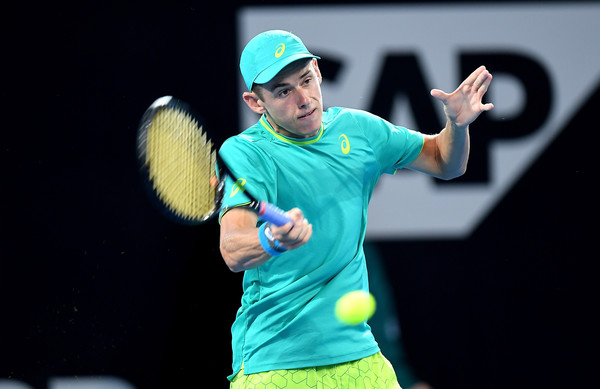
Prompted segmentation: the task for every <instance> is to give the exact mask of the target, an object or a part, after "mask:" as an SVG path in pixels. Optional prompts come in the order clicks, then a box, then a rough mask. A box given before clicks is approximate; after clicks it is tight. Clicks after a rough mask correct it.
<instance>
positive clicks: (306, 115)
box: [298, 108, 317, 119]
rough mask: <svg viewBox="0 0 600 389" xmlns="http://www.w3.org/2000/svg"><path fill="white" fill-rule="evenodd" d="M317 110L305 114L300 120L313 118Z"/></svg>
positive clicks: (299, 117)
mask: <svg viewBox="0 0 600 389" xmlns="http://www.w3.org/2000/svg"><path fill="white" fill-rule="evenodd" d="M316 110H317V109H316V108H315V109H313V110H312V111H310V112H307V113H305V114H304V115H301V116H298V119H306V118H309V117H311V116H312V115H313V114H314V113H315V111H316Z"/></svg>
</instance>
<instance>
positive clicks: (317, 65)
mask: <svg viewBox="0 0 600 389" xmlns="http://www.w3.org/2000/svg"><path fill="white" fill-rule="evenodd" d="M312 63H313V67H314V69H315V73H316V75H317V79H318V80H319V85H320V84H321V83H322V82H323V76H321V69H319V63H318V62H317V59H316V58H313V59H312Z"/></svg>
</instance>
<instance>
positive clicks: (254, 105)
mask: <svg viewBox="0 0 600 389" xmlns="http://www.w3.org/2000/svg"><path fill="white" fill-rule="evenodd" d="M242 98H243V99H244V101H245V102H246V104H247V105H248V107H250V109H251V110H253V111H254V112H256V113H258V114H261V115H262V114H263V113H265V112H266V110H265V108H264V106H263V103H262V100H261V99H260V97H259V96H258V95H257V94H256V93H255V92H244V94H243V95H242Z"/></svg>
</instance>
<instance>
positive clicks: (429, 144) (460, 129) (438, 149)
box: [407, 66, 494, 180]
mask: <svg viewBox="0 0 600 389" xmlns="http://www.w3.org/2000/svg"><path fill="white" fill-rule="evenodd" d="M491 82H492V75H491V74H490V73H489V72H488V71H487V69H486V68H485V67H484V66H480V67H479V68H477V69H476V70H475V71H474V72H473V73H471V75H469V77H467V78H466V79H465V80H464V81H463V82H462V83H461V84H460V85H459V87H458V88H456V90H455V91H454V92H452V93H450V94H448V93H446V92H443V91H441V90H439V89H433V90H432V91H431V95H432V96H433V97H435V98H436V99H438V100H439V101H441V102H442V103H443V104H444V112H445V113H446V126H445V127H444V129H443V130H442V131H441V132H440V133H438V134H436V135H425V136H424V137H425V139H424V143H423V149H422V151H421V153H420V154H419V156H418V157H417V158H416V159H415V160H414V161H413V162H412V163H411V164H409V165H408V166H407V167H408V168H409V169H413V170H418V171H420V172H423V173H427V174H429V175H432V176H435V177H438V178H442V179H445V180H450V179H452V178H456V177H459V176H461V175H463V174H464V173H465V171H466V170H467V161H468V159H469V147H470V144H469V124H471V123H472V122H473V121H474V120H475V119H477V117H478V116H479V115H480V114H481V113H482V112H484V111H489V110H491V109H492V108H494V105H493V104H491V103H487V104H483V103H482V99H483V95H484V94H485V92H487V90H488V87H489V85H490V83H491Z"/></svg>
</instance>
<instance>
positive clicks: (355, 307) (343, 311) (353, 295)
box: [335, 290, 377, 326]
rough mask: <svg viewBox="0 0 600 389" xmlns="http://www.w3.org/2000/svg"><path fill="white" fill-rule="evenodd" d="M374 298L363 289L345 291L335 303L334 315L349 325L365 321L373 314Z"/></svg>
mask: <svg viewBox="0 0 600 389" xmlns="http://www.w3.org/2000/svg"><path fill="white" fill-rule="evenodd" d="M376 305H377V304H376V303H375V298H374V297H373V295H372V294H371V293H369V292H366V291H364V290H355V291H352V292H349V293H346V294H345V295H343V296H342V297H340V298H339V300H338V301H337V303H336V304H335V316H336V317H337V319H338V320H339V321H341V322H342V323H344V324H347V325H349V326H355V325H357V324H360V323H362V322H364V321H367V320H369V319H370V318H371V316H373V314H374V313H375V308H376Z"/></svg>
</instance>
